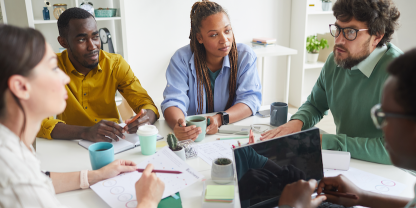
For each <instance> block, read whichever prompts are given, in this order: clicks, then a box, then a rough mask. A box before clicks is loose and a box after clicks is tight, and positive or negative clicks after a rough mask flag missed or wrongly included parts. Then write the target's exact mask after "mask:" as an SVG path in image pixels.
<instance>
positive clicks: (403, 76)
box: [387, 48, 416, 116]
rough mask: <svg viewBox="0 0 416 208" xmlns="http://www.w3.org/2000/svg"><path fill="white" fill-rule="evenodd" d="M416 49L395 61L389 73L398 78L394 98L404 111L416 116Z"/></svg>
mask: <svg viewBox="0 0 416 208" xmlns="http://www.w3.org/2000/svg"><path fill="white" fill-rule="evenodd" d="M415 57H416V48H414V49H412V50H410V51H408V52H406V53H404V54H403V55H401V56H399V57H398V58H396V59H395V60H393V61H392V62H391V63H390V65H389V66H388V68H387V72H388V73H389V74H390V75H392V76H395V77H397V79H398V81H397V88H396V90H395V95H394V98H395V99H396V101H397V102H398V103H399V105H400V106H402V107H403V108H404V110H405V111H406V112H407V113H409V114H411V115H414V116H416V93H415V89H416V81H415V80H416V59H415Z"/></svg>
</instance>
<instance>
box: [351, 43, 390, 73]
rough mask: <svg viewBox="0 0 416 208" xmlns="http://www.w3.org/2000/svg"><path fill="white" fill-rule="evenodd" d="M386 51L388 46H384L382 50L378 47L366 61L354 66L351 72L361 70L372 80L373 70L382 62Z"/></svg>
mask: <svg viewBox="0 0 416 208" xmlns="http://www.w3.org/2000/svg"><path fill="white" fill-rule="evenodd" d="M386 51H387V46H386V45H383V46H381V47H380V48H379V47H376V48H375V49H374V50H373V52H371V53H370V55H369V56H368V57H367V58H366V59H364V60H363V61H361V62H360V63H359V64H357V65H355V66H353V67H352V68H351V70H356V69H359V70H360V71H361V72H362V73H363V74H364V75H365V76H366V77H367V78H370V75H371V73H373V70H374V68H375V67H376V65H377V63H378V61H380V59H381V57H383V55H384V54H385V53H386Z"/></svg>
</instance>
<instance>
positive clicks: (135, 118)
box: [124, 109, 145, 128]
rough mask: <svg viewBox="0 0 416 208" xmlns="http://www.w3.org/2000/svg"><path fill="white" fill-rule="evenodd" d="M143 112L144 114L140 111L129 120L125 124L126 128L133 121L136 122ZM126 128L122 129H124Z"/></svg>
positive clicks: (142, 110)
mask: <svg viewBox="0 0 416 208" xmlns="http://www.w3.org/2000/svg"><path fill="white" fill-rule="evenodd" d="M144 112H145V111H144V109H141V110H140V112H139V113H138V114H137V115H136V116H135V117H134V118H133V119H131V120H130V121H129V122H128V123H126V126H127V125H129V124H131V123H133V122H134V121H135V120H137V119H138V118H139V117H140V116H141V115H143V113H144ZM126 126H125V127H124V128H126Z"/></svg>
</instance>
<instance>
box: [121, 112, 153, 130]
mask: <svg viewBox="0 0 416 208" xmlns="http://www.w3.org/2000/svg"><path fill="white" fill-rule="evenodd" d="M141 111H143V112H142V115H141V116H140V117H139V118H138V119H136V120H135V121H133V122H131V123H130V124H128V125H126V126H125V127H124V130H125V131H127V132H128V133H129V134H135V133H136V132H137V129H139V127H140V126H142V125H146V124H148V125H151V122H150V117H149V115H148V113H149V112H151V113H153V111H151V110H146V109H142V110H141ZM153 114H154V113H153ZM134 117H135V116H132V117H131V118H130V119H127V120H126V121H125V123H126V124H127V123H129V122H130V121H131V120H132V119H133V118H134Z"/></svg>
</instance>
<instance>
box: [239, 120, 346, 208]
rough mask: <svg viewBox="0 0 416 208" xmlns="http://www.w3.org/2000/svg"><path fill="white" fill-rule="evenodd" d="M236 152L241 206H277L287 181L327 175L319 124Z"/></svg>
mask: <svg viewBox="0 0 416 208" xmlns="http://www.w3.org/2000/svg"><path fill="white" fill-rule="evenodd" d="M233 156H234V161H235V162H234V170H235V173H236V176H237V180H238V183H237V184H238V190H239V197H240V204H241V207H242V208H247V207H250V208H257V207H277V206H278V204H279V199H280V195H281V193H282V191H283V188H284V187H285V185H287V184H290V183H292V182H295V181H298V180H299V179H304V180H309V179H315V180H317V181H319V180H321V179H322V178H323V177H324V173H323V165H322V154H321V144H320V133H319V129H318V128H311V129H308V130H305V131H301V132H297V133H294V134H289V135H286V136H283V137H278V138H274V139H270V140H267V141H262V142H258V143H254V144H251V145H247V146H243V147H238V148H235V149H233ZM282 167H285V168H282ZM276 173H278V174H276ZM273 174H275V175H273ZM276 175H279V177H277V178H276ZM280 176H281V177H280ZM325 204H326V205H325ZM320 207H344V206H340V205H335V204H330V203H329V204H328V203H327V202H325V203H324V204H323V205H322V206H320Z"/></svg>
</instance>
